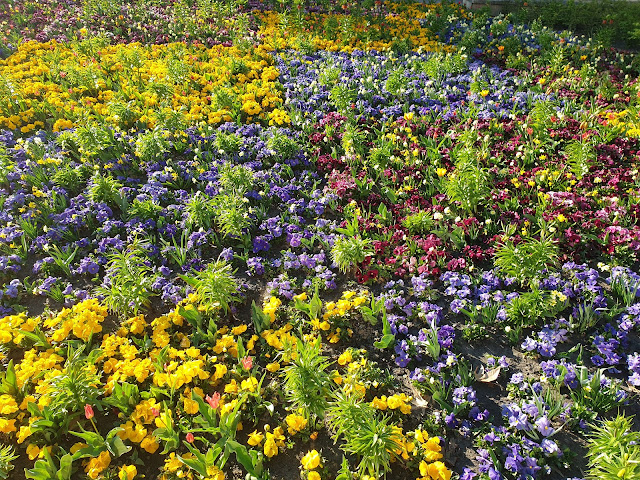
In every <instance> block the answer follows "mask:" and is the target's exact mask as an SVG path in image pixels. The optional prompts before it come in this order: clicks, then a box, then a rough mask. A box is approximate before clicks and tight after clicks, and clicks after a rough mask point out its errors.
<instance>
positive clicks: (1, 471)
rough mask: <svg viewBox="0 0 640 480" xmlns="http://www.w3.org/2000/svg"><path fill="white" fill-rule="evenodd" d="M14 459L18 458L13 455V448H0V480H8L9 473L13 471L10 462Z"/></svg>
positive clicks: (7, 446) (3, 446)
mask: <svg viewBox="0 0 640 480" xmlns="http://www.w3.org/2000/svg"><path fill="white" fill-rule="evenodd" d="M16 458H18V456H17V455H15V454H14V453H13V446H11V445H1V446H0V479H2V480H4V479H6V478H9V472H11V470H13V465H12V464H11V462H12V461H14V460H15V459H16Z"/></svg>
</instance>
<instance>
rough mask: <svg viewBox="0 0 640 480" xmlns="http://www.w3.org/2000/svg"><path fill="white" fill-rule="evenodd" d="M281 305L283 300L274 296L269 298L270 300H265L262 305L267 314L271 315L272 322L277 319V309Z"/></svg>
mask: <svg viewBox="0 0 640 480" xmlns="http://www.w3.org/2000/svg"><path fill="white" fill-rule="evenodd" d="M280 305H282V301H281V300H280V299H279V298H277V297H273V296H272V297H271V298H269V301H268V302H265V303H264V304H263V305H262V311H263V312H264V313H265V314H266V315H269V318H270V319H271V323H273V322H275V321H276V311H277V310H278V307H280Z"/></svg>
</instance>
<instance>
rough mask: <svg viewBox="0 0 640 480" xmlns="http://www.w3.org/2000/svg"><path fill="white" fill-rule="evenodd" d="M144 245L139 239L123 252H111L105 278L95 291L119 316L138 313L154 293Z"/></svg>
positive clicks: (147, 303)
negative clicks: (146, 263)
mask: <svg viewBox="0 0 640 480" xmlns="http://www.w3.org/2000/svg"><path fill="white" fill-rule="evenodd" d="M145 248H146V246H145V244H144V243H143V242H141V241H138V240H137V239H136V240H134V242H133V243H132V244H131V245H129V246H128V247H127V248H126V249H124V250H123V251H121V252H115V253H112V254H110V255H108V257H107V258H108V259H109V262H108V263H107V275H106V277H105V281H104V282H103V284H102V285H100V286H99V287H96V289H95V290H94V292H95V294H96V295H98V296H102V297H103V298H104V300H103V303H104V305H105V306H106V307H107V308H108V309H109V311H111V312H112V313H114V314H116V315H118V316H119V317H120V318H127V317H128V316H130V315H137V313H138V312H139V311H140V309H142V308H145V307H148V306H149V305H150V299H151V297H152V296H153V295H154V293H153V291H152V289H151V284H152V278H151V276H150V273H151V269H150V268H149V267H147V266H146V265H145V263H144V261H145V255H144V249H145Z"/></svg>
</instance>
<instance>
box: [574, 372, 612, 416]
mask: <svg viewBox="0 0 640 480" xmlns="http://www.w3.org/2000/svg"><path fill="white" fill-rule="evenodd" d="M604 373H605V370H604V369H602V368H599V369H598V370H596V371H595V372H594V373H593V375H589V371H588V369H587V368H586V367H577V368H576V374H577V380H578V383H579V385H580V386H579V388H577V389H574V390H572V391H571V399H572V400H573V402H574V406H573V408H572V414H573V416H574V417H575V418H581V419H584V420H588V421H592V420H595V419H596V417H597V416H598V415H601V414H605V413H607V412H610V411H611V410H613V409H614V408H616V407H619V406H621V405H622V404H623V403H624V398H620V397H619V396H618V389H619V387H620V384H619V382H618V381H615V380H612V379H607V378H606V377H605V375H604Z"/></svg>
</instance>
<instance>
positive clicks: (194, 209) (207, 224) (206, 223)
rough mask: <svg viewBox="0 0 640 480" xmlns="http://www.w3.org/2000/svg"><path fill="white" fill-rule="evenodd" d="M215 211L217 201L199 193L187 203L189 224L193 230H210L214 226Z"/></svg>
mask: <svg viewBox="0 0 640 480" xmlns="http://www.w3.org/2000/svg"><path fill="white" fill-rule="evenodd" d="M215 209H216V206H215V201H214V200H213V199H212V198H211V197H209V196H208V195H207V194H206V193H203V192H200V191H198V192H196V194H195V195H193V196H192V197H191V198H190V199H189V201H188V202H187V207H186V211H187V223H188V224H189V226H190V227H191V228H196V229H198V228H202V229H204V230H209V229H210V228H211V227H212V226H213V220H214V218H215Z"/></svg>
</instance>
